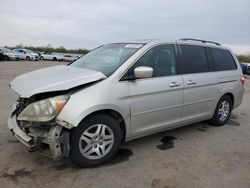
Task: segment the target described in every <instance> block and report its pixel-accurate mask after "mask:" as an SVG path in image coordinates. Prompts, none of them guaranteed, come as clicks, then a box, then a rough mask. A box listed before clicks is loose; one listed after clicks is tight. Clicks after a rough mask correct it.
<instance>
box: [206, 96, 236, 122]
mask: <svg viewBox="0 0 250 188" xmlns="http://www.w3.org/2000/svg"><path fill="white" fill-rule="evenodd" d="M232 108H233V102H232V99H231V98H230V97H229V96H228V95H224V96H222V97H221V99H220V100H219V102H218V104H217V106H216V109H215V112H214V115H213V118H212V120H211V122H212V124H213V125H215V126H222V125H225V124H226V123H227V121H228V119H229V117H230V115H231V112H232Z"/></svg>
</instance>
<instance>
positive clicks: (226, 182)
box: [0, 61, 250, 188]
mask: <svg viewBox="0 0 250 188" xmlns="http://www.w3.org/2000/svg"><path fill="white" fill-rule="evenodd" d="M56 64H60V63H58V62H46V61H39V62H21V61H18V62H0V126H1V130H0V150H1V152H0V159H1V160H0V187H5V188H7V187H50V188H51V187H119V188H120V187H124V188H125V187H126V188H135V187H136V188H137V187H154V188H157V187H237V188H238V187H250V123H249V122H250V120H249V119H250V111H249V110H250V81H248V80H247V83H246V87H245V88H246V90H245V96H244V101H243V104H242V105H241V106H240V107H239V108H238V109H236V110H234V111H233V115H232V117H231V120H230V122H229V124H227V125H225V126H222V127H213V126H210V125H209V123H207V122H202V123H198V124H193V125H190V126H186V127H183V128H179V129H175V130H172V131H167V132H163V133H160V134H155V135H152V136H149V137H146V138H142V139H138V140H135V141H131V142H129V143H126V144H124V145H123V146H122V149H120V150H119V152H118V154H117V156H116V158H115V159H114V160H113V161H112V162H111V163H109V164H106V165H103V166H101V167H97V168H89V169H81V168H79V167H77V166H76V165H74V164H71V163H70V162H69V161H67V160H62V161H57V162H55V161H52V160H51V159H47V158H46V157H43V156H41V155H39V154H38V153H29V152H28V151H27V149H26V148H25V146H23V145H22V144H21V143H19V142H18V141H17V140H16V139H15V138H14V137H13V136H12V135H11V134H10V132H9V130H8V128H7V123H6V122H7V118H8V115H9V112H10V109H11V106H12V104H13V102H14V101H15V100H16V95H15V94H14V92H13V91H11V90H10V89H9V87H8V84H9V82H10V81H11V80H12V79H14V78H15V77H16V76H17V75H20V74H22V73H25V72H28V71H31V70H35V69H39V68H42V67H46V66H53V65H56Z"/></svg>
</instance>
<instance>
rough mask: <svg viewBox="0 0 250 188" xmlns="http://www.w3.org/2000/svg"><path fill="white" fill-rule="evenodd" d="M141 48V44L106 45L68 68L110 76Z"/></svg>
mask: <svg viewBox="0 0 250 188" xmlns="http://www.w3.org/2000/svg"><path fill="white" fill-rule="evenodd" d="M142 46H143V44H141V43H115V44H106V45H103V46H101V47H99V48H96V49H95V50H93V51H91V52H89V53H88V54H86V55H85V56H83V57H81V58H79V59H78V60H76V61H75V62H74V63H72V64H71V65H70V66H74V67H79V68H84V69H90V70H96V71H99V72H102V73H103V74H105V75H106V76H110V75H111V74H112V73H113V72H115V71H116V70H117V69H118V68H119V67H120V66H121V65H122V64H123V63H124V62H125V61H126V60H127V59H128V58H130V57H131V56H132V55H133V54H134V53H135V52H136V51H137V50H139V49H140V48H141V47H142Z"/></svg>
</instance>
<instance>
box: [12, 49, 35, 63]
mask: <svg viewBox="0 0 250 188" xmlns="http://www.w3.org/2000/svg"><path fill="white" fill-rule="evenodd" d="M14 51H15V52H16V53H18V54H19V56H20V59H23V60H27V61H30V60H33V61H34V60H35V61H38V60H39V55H38V54H37V53H35V52H33V51H32V50H29V49H21V48H17V49H14Z"/></svg>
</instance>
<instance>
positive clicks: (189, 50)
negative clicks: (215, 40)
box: [179, 44, 219, 122]
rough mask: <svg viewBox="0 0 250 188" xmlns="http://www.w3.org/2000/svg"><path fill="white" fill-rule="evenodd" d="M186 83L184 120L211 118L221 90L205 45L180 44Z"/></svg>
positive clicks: (184, 81)
mask: <svg viewBox="0 0 250 188" xmlns="http://www.w3.org/2000/svg"><path fill="white" fill-rule="evenodd" d="M179 50H180V53H181V59H182V73H183V83H184V95H183V110H182V121H184V122H192V121H197V120H199V119H200V120H202V119H204V118H209V117H210V116H211V115H212V113H213V108H214V106H215V105H216V101H217V98H218V96H219V91H218V89H217V79H216V73H215V72H214V71H213V70H214V67H213V65H212V62H211V59H209V56H208V55H207V53H208V49H206V48H205V47H203V46H196V45H186V44H180V45H179Z"/></svg>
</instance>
